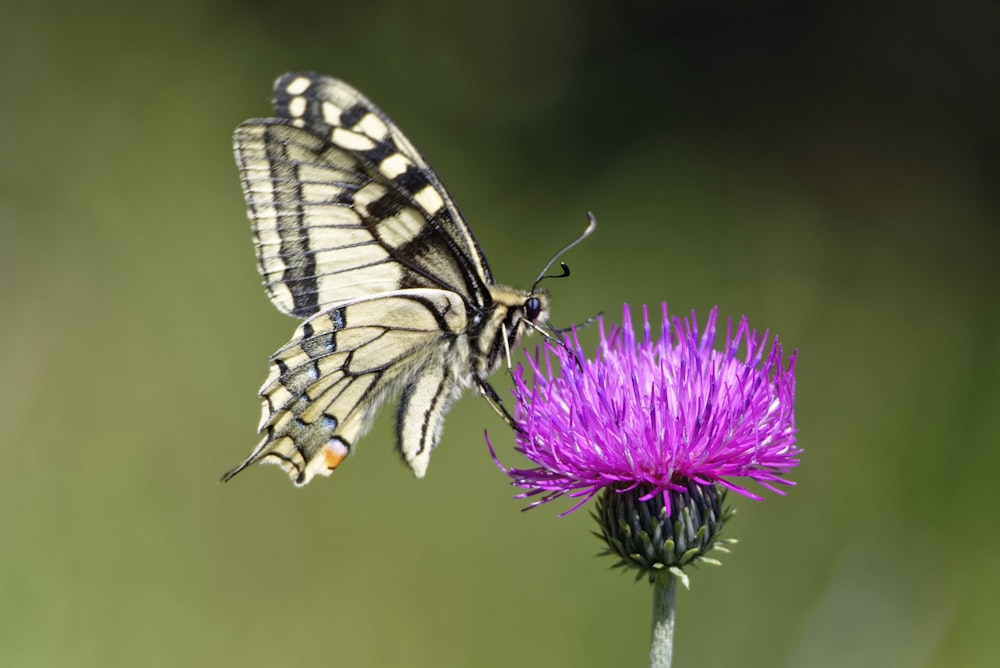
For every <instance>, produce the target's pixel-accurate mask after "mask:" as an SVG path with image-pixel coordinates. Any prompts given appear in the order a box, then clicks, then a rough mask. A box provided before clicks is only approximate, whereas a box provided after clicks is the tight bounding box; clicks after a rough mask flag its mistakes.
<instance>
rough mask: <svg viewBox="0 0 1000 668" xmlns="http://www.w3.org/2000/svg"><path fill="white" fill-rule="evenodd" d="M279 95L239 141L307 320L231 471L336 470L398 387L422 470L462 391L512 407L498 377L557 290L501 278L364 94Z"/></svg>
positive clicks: (292, 80)
mask: <svg viewBox="0 0 1000 668" xmlns="http://www.w3.org/2000/svg"><path fill="white" fill-rule="evenodd" d="M274 103H275V112H276V118H267V119H253V120H249V121H246V122H244V123H243V124H241V125H240V126H239V127H238V128H237V130H236V132H235V135H234V150H235V154H236V161H237V165H238V166H239V169H240V174H241V184H242V187H243V192H244V195H245V197H246V201H247V206H248V216H249V218H250V220H251V223H252V227H253V232H254V241H255V248H256V252H257V261H258V268H259V270H260V273H261V276H262V278H263V282H264V286H265V289H266V291H267V294H268V296H269V297H270V299H271V301H272V302H273V303H274V304H275V306H276V307H277V308H278V309H279V310H281V311H283V312H284V313H287V314H289V315H292V316H295V317H298V318H302V319H303V320H304V322H303V323H302V324H301V325H300V326H299V327H298V329H297V330H296V332H295V334H294V336H293V337H292V339H291V341H289V343H288V344H286V345H285V346H283V347H282V348H280V349H279V350H278V351H277V352H275V353H274V354H273V355H272V356H271V370H270V374H269V376H268V378H267V380H266V381H265V382H264V385H263V387H262V388H261V390H260V397H261V400H262V417H261V424H260V432H261V434H262V440H261V442H260V444H259V445H258V447H257V448H256V449H255V450H254V452H253V453H251V455H250V456H249V457H248V458H247V459H246V460H245V461H244V462H243V463H242V464H241V465H240V466H238V467H236V468H235V469H233V470H232V471H230V472H229V473H227V474H226V476H225V479H228V478H230V477H232V476H233V475H235V474H236V473H238V472H239V471H241V470H243V469H244V468H245V467H247V466H248V465H250V464H252V463H254V462H257V461H264V462H271V463H277V464H279V465H280V466H281V467H282V468H283V469H284V470H285V471H286V472H287V473H288V474H289V476H290V477H291V478H292V480H293V481H294V482H295V483H296V484H298V485H303V484H306V483H307V482H309V480H310V479H311V478H312V477H313V476H315V475H316V474H321V475H329V474H330V473H331V472H332V471H333V470H334V469H335V468H336V467H337V466H338V465H339V464H340V463H341V461H342V460H343V459H344V457H346V456H347V454H348V453H349V452H350V451H351V449H352V448H353V446H354V445H355V444H356V443H357V441H358V440H359V439H360V438H361V437H362V436H363V435H364V434H365V432H366V431H367V430H368V428H369V427H370V426H371V423H372V421H373V419H374V416H375V413H376V412H377V411H378V410H379V408H380V407H381V406H382V405H383V403H384V402H385V401H387V400H389V399H391V398H393V397H395V396H399V398H400V403H399V411H398V416H397V428H396V435H397V447H398V449H399V451H400V454H401V455H402V456H403V459H404V460H405V461H406V462H407V463H408V464H409V465H410V467H411V468H412V470H413V472H414V473H415V474H416V475H417V476H418V477H422V476H423V475H424V474H425V472H426V470H427V465H428V462H429V459H430V453H431V451H432V450H433V448H434V447H435V446H436V445H437V443H438V441H439V440H440V438H441V427H442V424H443V418H444V414H445V413H446V412H447V410H448V409H449V408H450V406H451V405H452V404H453V403H454V401H455V400H456V399H457V398H458V397H459V396H460V395H461V394H462V392H463V391H464V390H466V389H468V388H469V387H476V388H477V389H478V390H479V392H480V393H481V394H483V396H485V397H486V398H487V400H489V401H490V403H491V404H492V405H493V406H494V408H496V409H497V410H498V412H500V413H501V414H502V415H506V412H505V411H503V409H502V407H501V406H500V404H499V399H498V398H497V396H496V393H495V392H494V391H493V389H492V388H491V387H490V386H489V384H488V382H487V380H486V378H487V376H489V375H490V374H491V373H492V372H494V371H495V370H496V369H497V368H499V366H500V365H501V364H502V363H503V361H504V359H505V356H506V354H507V351H509V350H510V349H511V348H513V347H514V346H516V345H517V344H518V342H519V340H520V338H521V336H522V335H523V334H524V333H525V332H526V331H527V330H528V329H530V328H532V327H538V326H540V325H544V324H545V323H547V319H548V295H547V294H546V293H545V292H544V291H542V290H534V291H528V290H519V289H516V288H510V287H506V286H503V285H499V284H497V283H495V282H494V280H493V276H492V274H491V272H490V270H489V266H488V265H487V264H486V259H485V257H484V256H483V253H482V250H481V249H480V247H479V245H478V242H477V241H476V239H475V237H474V235H473V234H472V230H471V229H470V228H469V226H468V225H467V224H466V222H465V220H464V218H463V217H462V215H461V213H460V212H459V210H458V208H457V206H456V205H455V203H454V201H453V200H452V198H451V196H450V195H449V194H448V192H447V190H445V188H444V186H443V184H442V183H441V181H440V178H439V177H438V176H437V174H436V173H435V172H434V170H433V169H431V167H430V165H429V164H428V163H427V161H426V160H425V159H424V158H423V157H422V156H421V155H420V153H419V152H418V151H417V150H416V148H414V146H413V145H412V143H410V141H409V140H408V139H407V138H406V137H405V136H404V135H403V134H402V133H401V132H400V131H399V129H398V128H396V126H395V125H394V124H393V123H392V121H390V120H389V119H388V117H386V116H385V114H384V113H382V112H381V111H380V110H379V109H378V108H377V107H376V106H375V105H374V104H372V103H371V102H370V101H369V100H367V99H366V98H365V97H364V96H362V95H361V94H360V93H358V92H357V91H356V90H354V89H353V88H351V87H350V86H348V85H347V84H345V83H343V82H341V81H338V80H336V79H331V78H329V77H325V76H322V75H316V74H312V73H291V74H286V75H284V76H282V77H280V78H279V79H278V80H277V82H276V83H275V98H274Z"/></svg>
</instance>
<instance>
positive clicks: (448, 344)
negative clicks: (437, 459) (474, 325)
mask: <svg viewBox="0 0 1000 668" xmlns="http://www.w3.org/2000/svg"><path fill="white" fill-rule="evenodd" d="M467 326H468V322H467V318H466V311H465V306H464V301H463V300H462V299H461V298H460V297H459V296H458V295H457V294H455V293H454V292H451V291H449V290H436V289H411V290H399V291H396V292H390V293H385V294H380V295H377V296H375V297H366V298H363V299H358V300H354V301H349V302H346V303H343V304H341V305H339V306H337V307H335V308H332V309H329V310H327V311H324V312H322V313H319V314H317V315H315V316H313V317H311V318H309V319H308V320H306V321H305V322H304V323H302V325H300V326H299V328H298V329H297V330H296V332H295V335H294V336H293V337H292V340H291V341H290V342H289V343H288V344H287V345H285V346H284V347H282V348H281V349H280V350H278V351H277V352H276V353H274V355H272V356H271V373H270V375H269V376H268V379H267V381H265V383H264V386H263V387H262V388H261V391H260V395H261V398H262V399H263V415H262V416H261V425H260V431H261V433H263V434H264V438H263V439H262V440H261V443H260V445H258V447H257V449H256V450H255V451H254V452H253V453H252V454H251V455H250V457H248V458H247V459H246V461H244V462H243V463H242V464H240V465H239V466H238V467H236V468H235V469H233V470H232V471H230V472H229V473H227V474H226V476H225V478H224V479H226V480H228V479H229V478H231V477H232V476H234V475H235V474H236V473H238V472H240V471H241V470H243V469H244V468H246V467H247V466H249V465H250V464H252V463H254V462H257V461H264V462H271V463H277V464H279V465H281V467H282V468H283V469H284V470H285V471H286V472H287V473H288V474H289V476H291V478H292V479H293V480H294V481H295V483H296V484H297V485H304V484H306V483H307V482H309V480H310V479H311V478H312V477H313V476H314V475H315V474H317V473H319V474H322V475H329V474H330V473H331V472H332V471H333V469H335V468H336V467H337V465H338V464H340V462H341V460H343V458H344V457H346V456H347V454H348V453H349V452H350V450H351V448H352V447H353V446H354V444H355V443H356V442H357V440H358V439H359V438H360V437H361V436H363V435H364V433H365V432H366V431H367V430H368V427H369V426H370V425H371V422H372V418H373V416H374V413H375V411H377V410H378V408H379V406H380V405H381V404H382V402H383V401H384V400H385V399H386V398H388V397H390V396H392V395H394V394H396V393H397V392H401V395H402V399H401V402H400V408H399V419H398V422H397V437H398V443H399V449H400V453H401V455H402V456H403V458H404V459H405V460H406V462H407V463H408V464H409V465H410V467H411V468H412V469H413V471H414V473H415V474H416V475H417V476H418V477H423V475H424V473H425V472H426V470H427V464H428V462H429V460H430V453H431V450H432V449H433V447H434V446H435V445H436V444H437V442H438V439H439V438H440V432H441V424H442V421H443V417H444V414H445V412H446V411H447V410H448V408H449V407H450V406H451V404H452V403H453V402H454V400H455V399H457V398H458V396H459V395H460V394H461V392H462V390H463V389H464V387H466V386H467V383H468V380H467V377H468V376H469V374H468V365H469V361H468V360H469V347H468V338H467V337H465V336H463V334H464V332H465V330H466V328H467Z"/></svg>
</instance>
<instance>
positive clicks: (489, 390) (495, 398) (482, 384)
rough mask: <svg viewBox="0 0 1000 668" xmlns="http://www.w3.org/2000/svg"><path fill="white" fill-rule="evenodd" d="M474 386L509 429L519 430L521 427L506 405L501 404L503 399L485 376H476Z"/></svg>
mask: <svg viewBox="0 0 1000 668" xmlns="http://www.w3.org/2000/svg"><path fill="white" fill-rule="evenodd" d="M476 386H477V387H478V388H479V394H481V395H483V398H484V399H486V403H488V404H489V405H490V408H492V409H493V410H494V411H495V412H496V414H497V415H499V416H500V418H501V419H503V421H504V422H506V423H507V424H508V425H509V426H510V428H511V429H513V430H514V431H521V427H520V426H518V424H517V421H515V420H514V416H513V415H511V414H510V412H509V411H508V410H507V407H506V406H504V405H503V401H501V400H500V395H498V394H497V391H496V390H494V389H493V386H492V385H490V384H489V381H487V380H486V379H485V378H482V377H480V376H478V375H477V376H476Z"/></svg>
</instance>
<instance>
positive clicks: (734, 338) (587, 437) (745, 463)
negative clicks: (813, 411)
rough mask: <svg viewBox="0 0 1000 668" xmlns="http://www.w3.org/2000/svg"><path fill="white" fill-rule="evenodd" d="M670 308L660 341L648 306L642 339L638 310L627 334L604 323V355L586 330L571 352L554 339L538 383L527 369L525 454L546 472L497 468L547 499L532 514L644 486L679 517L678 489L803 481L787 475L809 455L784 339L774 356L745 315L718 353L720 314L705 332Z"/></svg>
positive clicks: (519, 410) (522, 406)
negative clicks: (803, 446) (800, 440)
mask: <svg viewBox="0 0 1000 668" xmlns="http://www.w3.org/2000/svg"><path fill="white" fill-rule="evenodd" d="M662 311H663V315H662V325H661V328H660V332H659V337H657V338H655V339H654V337H653V334H652V331H651V327H650V324H649V317H648V312H647V310H646V308H645V307H643V333H642V337H641V338H640V339H638V340H637V338H636V334H635V332H634V331H633V329H632V324H631V316H630V311H629V307H628V305H627V304H626V305H625V306H624V308H623V324H622V326H621V327H620V328H619V327H617V326H613V327H612V328H611V331H610V333H607V334H606V333H605V329H604V322H603V319H602V321H601V323H600V333H601V340H600V344H599V345H598V349H597V355H596V357H595V359H593V360H588V359H586V358H585V357H584V354H583V351H582V349H581V348H580V344H579V341H578V340H577V338H576V333H575V332H574V334H573V336H572V337H566V341H565V345H558V344H553V343H550V342H546V343H545V350H544V356H543V358H542V359H541V360H539V359H533V360H530V362H529V363H530V365H531V368H532V370H533V371H534V382H533V386H532V387H529V386H528V384H527V382H526V381H525V379H524V367H523V366H521V367H519V368H518V371H517V375H516V378H515V385H516V396H517V397H518V399H517V406H516V409H515V412H514V417H515V420H516V421H517V423H518V425H519V427H520V431H519V432H518V434H517V448H516V449H517V450H518V451H519V452H521V453H522V454H524V455H525V456H526V457H527V458H528V459H529V460H531V461H532V462H533V463H534V464H535V467H534V468H523V469H521V468H506V467H504V466H503V465H502V464H500V462H499V461H498V462H497V465H498V466H500V468H501V469H502V470H503V471H504V473H506V474H507V475H508V476H510V477H511V478H512V479H513V482H514V484H515V485H517V486H519V487H522V488H524V489H526V490H528V491H527V492H525V493H523V494H521V495H520V498H524V497H531V496H535V495H539V494H541V495H544V496H543V497H542V498H541V499H539V500H537V501H535V502H534V503H533V504H532V506H534V505H537V504H539V503H544V502H546V501H551V500H553V499H555V498H558V497H560V496H562V495H564V494H565V495H568V496H571V497H575V498H579V499H580V501H579V502H578V503H577V504H576V505H574V506H573V507H572V508H571V509H570V510H569V511H567V512H572V511H573V510H576V509H577V508H579V507H580V506H582V505H583V504H584V503H585V502H586V501H587V500H588V499H590V498H591V497H593V496H594V495H595V494H597V493H598V492H600V491H601V490H603V489H606V488H610V489H614V490H615V491H616V492H626V491H632V490H640V491H641V495H640V499H639V500H648V499H651V498H653V497H655V496H657V495H662V498H663V502H664V503H665V504H666V514H667V515H668V516H669V515H670V497H671V494H670V493H671V492H675V495H676V493H678V492H685V491H686V490H688V489H689V485H690V484H691V483H694V484H697V485H703V486H714V485H719V486H721V487H724V488H727V489H730V490H733V491H734V492H737V493H739V494H742V495H744V496H747V497H750V498H753V499H759V498H761V497H759V496H758V495H756V494H754V493H753V492H751V491H750V490H749V489H747V488H746V487H744V486H742V485H741V484H738V483H737V482H735V481H734V479H736V478H749V479H751V480H754V481H756V482H757V483H759V484H760V485H762V486H763V487H765V488H767V489H770V490H771V491H773V492H776V493H778V494H783V493H784V492H783V491H782V490H781V489H779V488H778V487H776V485H793V484H794V483H793V482H790V481H788V480H785V479H784V478H783V477H782V476H784V475H785V474H786V473H787V472H788V471H790V470H791V469H792V468H794V467H795V466H796V465H797V464H798V461H799V460H798V455H799V453H800V452H801V450H800V449H799V448H798V447H796V445H795V434H796V429H795V416H794V407H793V404H794V397H795V374H794V368H795V354H794V353H793V354H792V355H791V356H790V357H789V359H788V362H787V365H786V364H785V363H784V360H783V357H782V348H781V344H780V343H778V339H777V337H775V338H774V342H773V344H772V345H771V346H770V350H768V339H769V332H764V334H763V335H759V334H758V333H757V331H756V330H752V329H750V326H749V325H748V324H747V320H746V318H745V317H744V318H742V319H741V320H740V322H739V325H738V327H737V328H736V332H735V335H734V334H733V326H732V321H729V322H728V324H727V327H726V340H725V345H724V346H723V349H722V350H715V349H713V347H712V346H713V343H714V342H715V338H716V319H717V314H718V308H715V309H712V312H711V313H710V314H709V316H708V322H707V323H706V325H705V330H704V332H703V333H700V334H699V331H698V324H697V322H696V320H695V315H694V313H692V314H691V316H690V317H689V318H684V319H681V318H679V317H673V318H670V317H668V315H667V306H666V304H663V306H662ZM741 348H742V349H743V350H744V352H743V353H742V354H741V353H740V349H741ZM553 358H554V359H555V361H556V362H557V365H558V372H557V371H555V370H554V368H553V367H554V365H553ZM494 458H496V456H495V455H494Z"/></svg>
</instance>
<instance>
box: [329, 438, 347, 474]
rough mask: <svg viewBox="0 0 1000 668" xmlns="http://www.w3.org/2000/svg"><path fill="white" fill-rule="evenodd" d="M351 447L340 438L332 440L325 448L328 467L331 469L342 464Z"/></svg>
mask: <svg viewBox="0 0 1000 668" xmlns="http://www.w3.org/2000/svg"><path fill="white" fill-rule="evenodd" d="M349 452H350V449H349V448H348V447H347V446H346V445H345V444H344V442H343V441H341V440H339V439H334V440H331V441H330V442H329V443H327V444H326V447H325V448H323V455H324V457H325V458H326V467H327V468H328V469H330V470H331V471H332V470H334V469H335V468H337V467H338V466H340V462H342V461H344V458H345V457H347V454H348V453H349Z"/></svg>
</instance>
